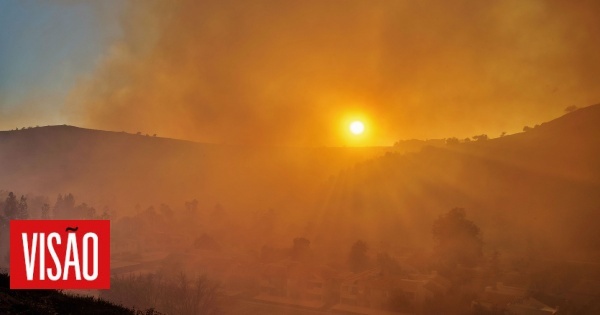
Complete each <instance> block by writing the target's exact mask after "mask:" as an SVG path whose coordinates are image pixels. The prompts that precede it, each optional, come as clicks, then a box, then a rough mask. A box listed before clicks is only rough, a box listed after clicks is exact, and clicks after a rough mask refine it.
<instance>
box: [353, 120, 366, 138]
mask: <svg viewBox="0 0 600 315" xmlns="http://www.w3.org/2000/svg"><path fill="white" fill-rule="evenodd" d="M364 131H365V125H364V124H363V123H362V121H358V120H357V121H353V122H352V123H351V124H350V132H352V133H353V134H355V135H360V134H362V133H363V132H364Z"/></svg>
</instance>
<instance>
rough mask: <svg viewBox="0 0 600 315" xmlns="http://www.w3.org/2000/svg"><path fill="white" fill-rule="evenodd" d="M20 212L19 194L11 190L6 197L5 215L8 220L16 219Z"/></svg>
mask: <svg viewBox="0 0 600 315" xmlns="http://www.w3.org/2000/svg"><path fill="white" fill-rule="evenodd" d="M18 214H19V204H18V202H17V196H15V194H14V193H13V192H12V191H11V192H10V193H8V197H6V201H5V202H4V215H5V216H6V218H7V219H8V220H14V219H16V218H17V215H18Z"/></svg>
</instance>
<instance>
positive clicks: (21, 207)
mask: <svg viewBox="0 0 600 315" xmlns="http://www.w3.org/2000/svg"><path fill="white" fill-rule="evenodd" d="M17 209H18V213H17V218H18V219H19V220H25V219H28V218H29V212H28V211H27V209H28V206H27V198H26V197H25V196H23V195H21V199H20V200H19V204H18V205H17Z"/></svg>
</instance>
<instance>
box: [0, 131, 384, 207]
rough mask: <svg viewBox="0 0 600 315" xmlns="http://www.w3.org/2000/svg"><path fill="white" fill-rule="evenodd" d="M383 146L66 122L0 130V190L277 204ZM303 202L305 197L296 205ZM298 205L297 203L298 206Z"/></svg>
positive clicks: (94, 198) (129, 203)
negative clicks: (205, 140)
mask: <svg viewBox="0 0 600 315" xmlns="http://www.w3.org/2000/svg"><path fill="white" fill-rule="evenodd" d="M389 150H391V148H386V147H375V148H351V147H348V148H346V147H340V148H327V147H323V148H295V147H257V146H232V145H213V144H201V143H194V142H190V141H181V140H174V139H165V138H158V137H152V136H144V135H133V134H127V133H122V132H108V131H99V130H90V129H83V128H77V127H72V126H48V127H38V128H31V129H25V130H14V131H3V132H0V165H1V167H0V189H4V190H12V191H15V192H17V193H34V194H38V195H47V196H50V197H51V198H52V200H50V202H51V203H53V202H54V198H56V195H57V194H58V193H69V192H72V193H73V194H74V195H75V196H76V198H78V200H79V201H85V202H87V203H91V204H93V205H96V206H97V207H99V206H102V205H107V204H108V205H112V206H113V207H114V206H115V205H117V206H118V207H119V208H120V209H121V212H122V213H126V212H128V211H132V210H133V206H134V205H135V204H137V203H139V204H141V205H142V206H147V205H148V204H159V203H169V204H171V205H183V203H184V202H185V201H187V200H192V199H194V198H196V199H198V200H199V201H200V203H201V204H202V205H205V206H214V205H215V204H217V203H220V204H222V205H223V206H224V207H226V208H237V209H248V208H252V207H254V208H261V209H266V208H269V207H274V208H280V207H283V206H288V205H290V204H294V203H293V202H292V201H294V200H296V201H297V200H299V201H302V202H304V201H306V202H308V201H309V200H313V198H310V197H309V195H311V194H313V193H314V191H315V189H316V187H318V186H319V185H321V184H323V183H324V182H325V181H326V179H327V178H328V177H330V176H333V175H335V174H337V173H338V172H339V171H340V170H342V169H344V168H348V167H350V166H352V165H354V164H355V163H357V162H359V161H363V160H366V159H370V158H374V157H376V156H380V155H383V154H384V153H385V152H386V151H389ZM304 206H306V204H304ZM298 207H300V205H299V206H298Z"/></svg>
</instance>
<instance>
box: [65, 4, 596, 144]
mask: <svg viewBox="0 0 600 315" xmlns="http://www.w3.org/2000/svg"><path fill="white" fill-rule="evenodd" d="M598 16H600V5H599V4H598V3H597V2H595V1H577V2H569V1H522V0H519V1H391V0H390V1H377V0H374V1H353V0H346V1H333V0H332V1H322V0H318V1H317V0H313V1H311V0H309V1H243V0H218V1H217V0H215V1H196V0H182V1H133V2H131V3H129V6H128V8H127V9H126V10H125V12H124V13H123V15H122V17H121V23H122V25H121V27H122V28H123V36H122V38H120V39H119V40H118V41H116V42H114V43H113V44H112V45H111V46H110V47H109V48H107V52H106V53H105V55H104V57H103V59H102V60H101V61H100V62H99V63H98V65H97V68H96V69H95V70H94V71H93V72H91V73H89V74H87V75H86V76H85V77H84V78H82V79H81V80H80V82H79V83H78V84H77V85H76V87H75V88H74V89H73V90H72V91H71V93H70V97H69V99H68V104H67V106H66V109H65V112H66V113H68V115H69V116H70V119H71V121H75V122H77V123H79V124H80V125H84V126H89V127H93V128H102V129H111V130H117V131H120V130H125V131H132V132H135V131H141V132H143V133H150V134H153V133H157V134H159V135H162V136H169V137H175V138H184V139H191V140H197V141H205V142H217V143H258V144H292V145H344V144H345V142H344V141H345V140H344V137H345V135H344V132H343V130H341V129H342V128H341V127H340V121H341V120H342V119H343V117H346V116H348V115H358V116H360V117H365V118H366V119H367V120H368V128H369V130H370V134H369V138H368V139H366V140H365V143H364V144H366V145H369V144H391V143H393V141H395V140H399V139H406V138H438V137H447V136H459V137H465V136H472V135H474V134H480V133H488V134H489V135H490V136H497V135H498V134H500V133H501V132H503V131H507V132H517V131H520V129H521V128H523V126H524V125H529V124H535V123H539V122H543V121H546V120H549V119H552V118H555V117H557V116H559V115H561V114H562V112H563V110H564V108H565V107H567V106H570V105H576V106H586V105H591V104H594V103H597V102H600V90H598V83H599V82H600V77H599V76H598V73H599V72H600V57H599V56H600V55H598V54H597V51H599V47H598V45H599V44H598V43H600V21H599V20H598V19H597V17H598Z"/></svg>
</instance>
